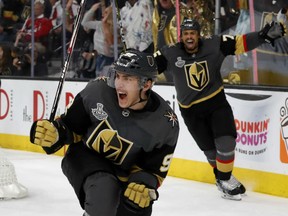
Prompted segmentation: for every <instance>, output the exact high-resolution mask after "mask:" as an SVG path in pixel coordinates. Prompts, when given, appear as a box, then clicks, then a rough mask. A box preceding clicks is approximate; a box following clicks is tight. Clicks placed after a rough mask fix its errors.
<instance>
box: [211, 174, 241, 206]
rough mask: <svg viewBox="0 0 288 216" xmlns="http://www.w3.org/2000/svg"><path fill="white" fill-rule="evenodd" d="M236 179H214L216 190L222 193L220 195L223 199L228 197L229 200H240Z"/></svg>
mask: <svg viewBox="0 0 288 216" xmlns="http://www.w3.org/2000/svg"><path fill="white" fill-rule="evenodd" d="M237 183H239V182H238V181H234V179H233V178H230V179H229V180H226V181H225V180H219V179H217V180H216V186H217V188H218V190H219V191H220V192H221V193H222V194H221V197H222V198H224V199H230V200H237V201H240V200H242V197H241V190H240V187H239V184H237Z"/></svg>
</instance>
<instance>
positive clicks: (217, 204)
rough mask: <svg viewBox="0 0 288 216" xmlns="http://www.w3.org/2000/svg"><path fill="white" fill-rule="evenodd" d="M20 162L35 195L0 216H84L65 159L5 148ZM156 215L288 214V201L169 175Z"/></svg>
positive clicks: (11, 203) (6, 203) (1, 208)
mask: <svg viewBox="0 0 288 216" xmlns="http://www.w3.org/2000/svg"><path fill="white" fill-rule="evenodd" d="M0 151H2V152H4V154H5V156H6V157H7V158H8V159H9V160H10V161H11V162H12V163H13V164H14V166H15V170H16V175H17V178H18V181H19V183H21V184H23V185H24V186H26V187H27V188H28V190H29V196H28V197H26V198H23V199H18V200H15V199H13V200H2V201H0V216H63V215H65V216H67V215H69V216H82V214H83V211H82V209H81V207H80V205H79V204H78V200H77V198H76V195H75V194H74V192H73V189H72V187H71V186H70V184H69V183H68V181H67V179H66V178H65V176H64V175H63V174H62V171H61V168H60V163H61V159H62V157H59V156H54V155H45V154H40V153H32V152H26V151H16V150H8V149H1V150H0ZM159 193H160V198H159V200H158V201H156V202H155V204H154V210H153V214H152V215H153V216H172V215H173V216H175V215H176V216H215V215H221V216H231V215H233V216H244V215H245V216H274V215H275V216H284V215H285V216H286V215H287V213H288V199H287V198H281V197H276V196H270V195H266V194H261V193H255V192H252V191H248V192H247V196H245V197H243V199H242V201H231V200H224V199H222V198H221V197H220V194H219V192H218V190H217V188H216V186H215V185H213V184H206V183H201V182H196V181H191V180H184V179H180V178H175V177H170V176H168V177H167V178H166V179H165V181H164V183H163V185H162V187H161V188H160V189H159Z"/></svg>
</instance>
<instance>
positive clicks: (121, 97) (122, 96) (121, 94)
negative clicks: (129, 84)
mask: <svg viewBox="0 0 288 216" xmlns="http://www.w3.org/2000/svg"><path fill="white" fill-rule="evenodd" d="M118 97H119V98H120V99H121V100H123V99H124V98H126V97H127V94H126V93H124V92H118Z"/></svg>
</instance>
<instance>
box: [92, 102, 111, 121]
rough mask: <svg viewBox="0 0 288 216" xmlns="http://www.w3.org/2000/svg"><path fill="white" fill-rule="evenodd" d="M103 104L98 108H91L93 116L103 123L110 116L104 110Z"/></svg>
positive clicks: (99, 104) (98, 104) (98, 105)
mask: <svg viewBox="0 0 288 216" xmlns="http://www.w3.org/2000/svg"><path fill="white" fill-rule="evenodd" d="M103 107H104V106H103V104H101V103H97V107H96V108H91V112H92V114H93V115H94V116H95V117H96V119H98V120H99V121H102V120H104V119H107V117H108V114H107V113H106V112H105V111H104V110H103Z"/></svg>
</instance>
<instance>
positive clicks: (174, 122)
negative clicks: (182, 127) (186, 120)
mask: <svg viewBox="0 0 288 216" xmlns="http://www.w3.org/2000/svg"><path fill="white" fill-rule="evenodd" d="M164 116H165V117H167V118H168V121H169V122H172V127H174V126H175V125H177V124H178V119H177V116H176V115H175V114H174V113H173V112H171V111H167V113H166V114H165V115H164Z"/></svg>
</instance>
